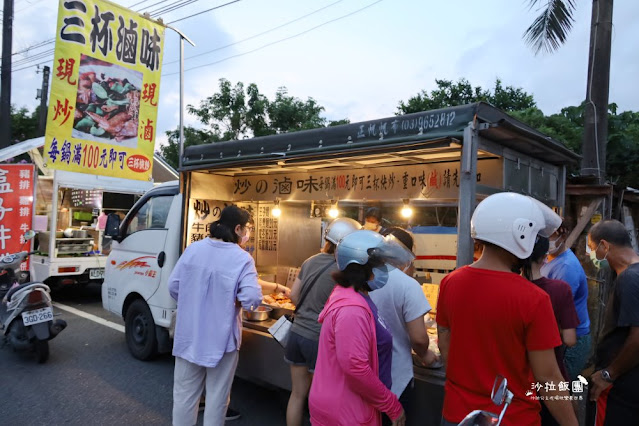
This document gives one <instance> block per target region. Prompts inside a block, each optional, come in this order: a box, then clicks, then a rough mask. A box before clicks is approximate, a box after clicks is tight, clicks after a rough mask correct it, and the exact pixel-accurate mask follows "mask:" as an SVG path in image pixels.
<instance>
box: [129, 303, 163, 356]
mask: <svg viewBox="0 0 639 426" xmlns="http://www.w3.org/2000/svg"><path fill="white" fill-rule="evenodd" d="M124 321H125V326H124V328H125V334H126V344H127V346H128V347H129V351H131V354H132V355H133V356H134V357H136V358H137V359H140V360H142V361H147V360H149V359H152V358H153V357H154V356H155V355H156V354H157V347H158V343H157V340H156V338H155V322H154V321H153V315H151V310H150V309H149V306H148V305H147V304H146V303H145V302H144V300H141V299H138V300H135V301H133V303H131V306H129V309H127V311H126V317H125V320H124Z"/></svg>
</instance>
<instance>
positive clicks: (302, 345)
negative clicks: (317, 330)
mask: <svg viewBox="0 0 639 426" xmlns="http://www.w3.org/2000/svg"><path fill="white" fill-rule="evenodd" d="M318 345H319V342H318V341H316V340H311V339H307V338H306V337H304V336H300V335H299V334H297V333H295V332H292V331H291V332H290V333H289V335H288V342H286V350H285V351H284V361H286V362H287V363H289V364H291V365H296V366H306V367H307V368H308V371H310V372H311V373H313V372H314V371H315V363H316V362H317V347H318Z"/></svg>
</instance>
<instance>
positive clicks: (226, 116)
mask: <svg viewBox="0 0 639 426" xmlns="http://www.w3.org/2000/svg"><path fill="white" fill-rule="evenodd" d="M187 110H188V112H189V113H190V114H192V115H194V116H196V117H197V118H198V119H199V121H200V122H201V123H202V124H203V125H204V126H205V128H204V129H197V128H195V127H186V128H185V129H184V141H185V143H184V145H185V146H191V145H199V144H204V143H212V142H220V141H227V140H237V139H243V138H248V137H252V136H267V135H274V134H278V133H285V132H294V131H298V130H306V129H314V128H317V127H324V126H337V125H340V124H348V123H349V120H347V119H342V120H336V121H327V120H326V118H324V117H322V116H321V114H322V112H323V111H324V107H323V106H321V105H319V104H318V103H317V101H315V100H314V99H313V98H308V99H306V100H305V101H304V100H301V99H299V98H296V97H294V96H291V95H289V94H288V91H287V89H286V87H280V88H279V89H278V90H277V92H276V94H275V99H274V100H273V101H270V100H269V99H268V98H267V97H266V96H265V95H263V94H261V93H260V91H259V89H258V87H257V85H255V84H253V83H252V84H249V85H248V86H246V88H245V86H244V83H242V82H238V83H236V84H235V85H233V84H232V83H231V82H230V81H228V80H226V79H220V82H219V91H218V92H217V93H215V94H213V95H212V96H209V97H207V98H206V99H204V100H202V101H201V102H200V105H199V107H195V106H193V105H188V106H187ZM166 134H167V136H168V143H167V144H166V145H163V146H160V148H159V154H160V155H162V157H164V159H165V160H166V161H167V162H168V163H169V164H171V165H172V166H173V167H178V158H179V157H178V154H179V131H178V130H172V131H169V132H167V133H166Z"/></svg>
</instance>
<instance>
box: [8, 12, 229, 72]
mask: <svg viewBox="0 0 639 426" xmlns="http://www.w3.org/2000/svg"><path fill="white" fill-rule="evenodd" d="M36 1H40V0H36ZM146 1H149V0H143V1H141V2H138V3H135V4H134V5H132V6H129V8H131V7H134V6H136V5H139V4H142V3H145V2H146ZM166 1H168V0H161V1H160V2H157V3H154V4H152V5H150V6H148V7H153V6H156V5H159V4H161V3H165V2H166ZM196 1H199V0H185V2H183V3H182V4H178V3H179V1H178V2H174V3H172V4H169V5H167V6H166V8H169V7H172V9H170V10H168V12H172V11H174V10H177V9H180V8H182V7H184V6H187V5H189V4H192V3H194V2H196ZM239 1H240V0H233V1H231V2H228V3H225V4H222V5H219V6H216V7H213V8H210V9H207V10H204V11H201V12H197V13H194V14H192V15H188V16H185V17H183V18H180V19H177V20H175V21H172V22H170V23H169V25H170V24H173V23H175V22H179V21H183V20H186V19H188V18H192V17H194V16H198V15H201V14H203V13H206V12H210V11H212V10H215V9H219V8H222V7H224V6H228V5H230V4H233V3H237V2H239ZM138 12H142V10H138ZM168 12H166V13H168ZM55 40H56V39H55V38H54V39H50V40H45V41H42V42H39V43H36V44H35V45H33V46H29V47H27V48H26V49H23V50H21V51H19V52H16V53H14V54H12V56H13V55H17V54H21V53H25V52H28V51H29V50H31V49H37V48H40V47H43V46H46V45H47V44H51V43H55ZM54 52H55V49H50V50H47V51H44V52H40V53H37V54H34V55H33V56H30V57H28V58H22V59H19V60H17V61H15V62H14V63H13V65H15V66H20V65H26V64H28V63H30V62H35V61H38V60H40V59H43V58H45V57H46V56H48V55H52V54H53V53H54ZM51 60H53V57H51V58H49V60H48V61H46V62H50V61H51ZM46 62H40V63H37V64H30V65H28V66H25V67H23V68H20V69H18V70H14V71H19V70H24V69H27V68H30V67H34V66H38V65H42V64H44V63H46Z"/></svg>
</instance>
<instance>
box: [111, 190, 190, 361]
mask: <svg viewBox="0 0 639 426" xmlns="http://www.w3.org/2000/svg"><path fill="white" fill-rule="evenodd" d="M181 217H182V196H181V194H180V190H179V183H178V181H172V182H166V183H164V184H162V185H159V186H157V187H155V188H153V189H151V190H149V191H148V192H147V193H146V194H144V196H142V198H140V200H138V202H137V203H136V204H135V205H134V206H133V208H132V209H131V210H130V211H129V213H128V214H127V216H126V217H125V219H124V221H122V224H121V225H120V231H119V235H117V236H115V237H114V241H113V244H112V248H111V253H110V254H109V257H108V258H107V262H106V271H105V279H104V283H103V285H102V305H103V307H104V309H106V310H108V311H111V312H113V313H115V314H117V315H118V316H122V318H124V321H125V330H126V342H127V345H128V347H129V350H130V351H131V353H132V354H133V356H135V357H136V358H138V359H142V360H146V359H149V358H151V357H153V355H155V354H156V353H158V352H160V353H162V352H169V351H170V350H171V342H170V339H169V333H168V327H169V326H170V323H171V316H172V314H173V312H175V308H176V302H175V300H173V298H171V296H170V295H169V292H168V291H167V280H168V279H169V275H170V274H171V271H172V270H173V266H175V263H176V262H177V259H178V256H179V247H180V225H181V224H180V220H181Z"/></svg>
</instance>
